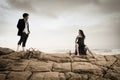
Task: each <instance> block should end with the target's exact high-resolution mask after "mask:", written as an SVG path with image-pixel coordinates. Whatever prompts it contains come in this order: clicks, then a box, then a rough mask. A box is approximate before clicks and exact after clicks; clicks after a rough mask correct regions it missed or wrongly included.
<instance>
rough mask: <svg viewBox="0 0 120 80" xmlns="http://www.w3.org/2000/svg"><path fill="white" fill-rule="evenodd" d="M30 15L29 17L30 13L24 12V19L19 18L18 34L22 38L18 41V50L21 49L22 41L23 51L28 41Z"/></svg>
mask: <svg viewBox="0 0 120 80" xmlns="http://www.w3.org/2000/svg"><path fill="white" fill-rule="evenodd" d="M28 17H29V14H28V13H24V14H23V19H19V21H18V24H17V28H18V34H17V35H18V36H20V40H19V41H18V46H17V52H18V51H19V47H20V45H21V43H22V48H23V51H25V45H26V41H27V38H28V36H29V33H30V31H29V23H28Z"/></svg>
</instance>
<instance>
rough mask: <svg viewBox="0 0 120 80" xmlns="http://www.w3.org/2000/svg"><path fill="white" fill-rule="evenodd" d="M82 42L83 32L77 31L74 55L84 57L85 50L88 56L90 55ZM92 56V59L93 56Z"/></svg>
mask: <svg viewBox="0 0 120 80" xmlns="http://www.w3.org/2000/svg"><path fill="white" fill-rule="evenodd" d="M84 40H85V35H84V32H83V31H82V30H79V32H78V36H77V37H76V40H75V55H86V54H87V50H88V51H89V53H90V54H92V52H91V51H90V49H89V48H88V47H87V46H86V45H85V43H84ZM92 56H93V57H94V55H93V54H92Z"/></svg>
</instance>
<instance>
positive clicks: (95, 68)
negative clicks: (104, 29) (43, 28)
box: [0, 48, 120, 80]
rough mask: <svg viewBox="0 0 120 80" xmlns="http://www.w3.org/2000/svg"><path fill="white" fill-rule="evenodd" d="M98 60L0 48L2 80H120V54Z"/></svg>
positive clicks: (88, 56)
mask: <svg viewBox="0 0 120 80" xmlns="http://www.w3.org/2000/svg"><path fill="white" fill-rule="evenodd" d="M95 56H96V58H93V57H92V56H90V55H87V56H75V55H73V54H71V55H70V54H68V53H64V54H57V53H54V54H45V53H43V52H41V51H35V50H28V51H26V52H15V51H13V50H11V49H8V48H0V80H120V54H118V55H95Z"/></svg>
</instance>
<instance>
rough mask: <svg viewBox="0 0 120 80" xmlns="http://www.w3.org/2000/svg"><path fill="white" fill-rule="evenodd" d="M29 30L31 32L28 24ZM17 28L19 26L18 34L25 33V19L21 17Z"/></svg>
mask: <svg viewBox="0 0 120 80" xmlns="http://www.w3.org/2000/svg"><path fill="white" fill-rule="evenodd" d="M27 27H28V32H30V31H29V24H28V26H27ZM17 28H18V34H17V35H18V36H21V35H22V33H23V30H24V29H25V21H24V19H19V21H18V24H17Z"/></svg>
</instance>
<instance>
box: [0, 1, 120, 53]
mask: <svg viewBox="0 0 120 80" xmlns="http://www.w3.org/2000/svg"><path fill="white" fill-rule="evenodd" d="M119 4H120V0H0V46H1V47H9V48H12V49H16V45H17V42H18V40H19V37H18V36H17V28H16V25H17V22H18V19H19V18H22V14H23V13H24V12H27V13H29V15H30V16H29V24H30V31H31V34H30V36H29V39H28V41H27V48H30V47H33V48H37V49H39V50H42V51H44V52H47V51H52V50H68V49H69V50H74V42H75V37H76V36H77V35H78V30H79V29H82V30H83V31H84V33H85V35H86V40H85V43H86V45H88V47H90V48H91V49H110V48H120V42H119V41H120V35H119V34H120V5H119Z"/></svg>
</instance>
